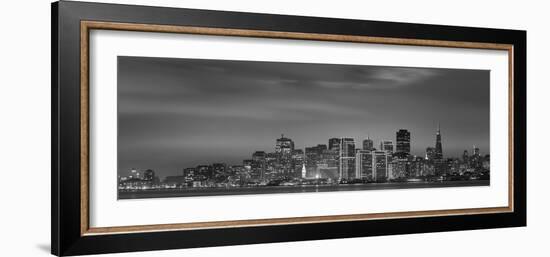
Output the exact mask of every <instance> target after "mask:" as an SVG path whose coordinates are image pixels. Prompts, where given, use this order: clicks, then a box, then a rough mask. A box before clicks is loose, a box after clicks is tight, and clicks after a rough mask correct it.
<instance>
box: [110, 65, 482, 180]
mask: <svg viewBox="0 0 550 257" xmlns="http://www.w3.org/2000/svg"><path fill="white" fill-rule="evenodd" d="M438 122H439V123H441V127H442V136H443V150H444V154H445V156H458V155H459V154H460V153H462V151H464V150H465V149H468V150H470V148H471V147H472V145H474V144H475V145H476V146H479V147H480V148H481V151H482V152H483V153H488V151H489V71H487V70H458V69H433V68H407V67H381V66H357V65H334V64H309V63H308V64H303V63H282V62H253V61H225V60H199V59H170V58H148V57H118V160H119V170H120V172H121V174H125V172H126V171H127V170H129V169H130V168H132V167H133V168H139V169H146V168H152V169H154V170H156V171H157V172H158V173H159V175H161V176H166V175H171V174H177V173H178V172H180V171H181V169H182V168H184V167H190V166H195V165H198V164H202V163H212V162H218V161H219V162H227V163H233V164H237V163H240V162H241V160H242V159H246V158H249V157H250V155H251V153H252V152H253V151H255V150H264V151H273V149H274V144H275V139H276V138H277V137H279V136H280V134H281V133H284V134H285V136H287V137H290V138H292V139H293V140H294V141H295V144H296V146H297V147H298V148H304V147H305V146H311V145H316V144H319V143H325V144H326V143H327V140H328V138H330V137H353V138H355V139H356V141H360V140H362V139H363V138H365V137H366V136H367V135H369V136H370V137H371V138H373V139H374V140H375V143H376V144H378V142H379V141H380V140H382V139H390V140H392V141H395V131H396V130H398V129H400V128H407V129H409V130H410V131H411V141H412V142H411V145H412V152H413V154H417V155H423V154H424V151H425V148H426V147H428V146H433V145H434V143H435V129H436V126H437V123H438Z"/></svg>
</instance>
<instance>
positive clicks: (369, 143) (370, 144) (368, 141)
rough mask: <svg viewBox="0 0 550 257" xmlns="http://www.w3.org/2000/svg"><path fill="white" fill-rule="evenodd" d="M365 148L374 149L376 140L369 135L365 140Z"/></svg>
mask: <svg viewBox="0 0 550 257" xmlns="http://www.w3.org/2000/svg"><path fill="white" fill-rule="evenodd" d="M363 150H369V151H372V150H374V142H373V141H372V139H370V137H368V136H367V139H365V140H363Z"/></svg>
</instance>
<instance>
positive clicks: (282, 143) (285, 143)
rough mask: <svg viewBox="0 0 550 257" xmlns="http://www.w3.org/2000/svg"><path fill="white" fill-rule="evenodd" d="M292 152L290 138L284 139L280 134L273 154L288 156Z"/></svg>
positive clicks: (292, 146) (292, 147) (292, 145)
mask: <svg viewBox="0 0 550 257" xmlns="http://www.w3.org/2000/svg"><path fill="white" fill-rule="evenodd" d="M292 151H294V142H293V141H292V140H291V139H290V138H286V137H284V134H281V138H278V139H277V143H276V144H275V153H278V154H289V155H290V154H291V153H292Z"/></svg>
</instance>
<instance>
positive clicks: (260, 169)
mask: <svg viewBox="0 0 550 257" xmlns="http://www.w3.org/2000/svg"><path fill="white" fill-rule="evenodd" d="M265 158H266V153H265V152H264V151H256V152H254V153H253V154H252V165H251V172H250V176H251V177H252V179H264V178H265V171H266V166H267V165H266V160H265Z"/></svg>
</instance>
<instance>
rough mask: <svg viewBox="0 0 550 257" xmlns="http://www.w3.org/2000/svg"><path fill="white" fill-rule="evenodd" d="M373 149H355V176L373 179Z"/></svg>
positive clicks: (368, 179)
mask: <svg viewBox="0 0 550 257" xmlns="http://www.w3.org/2000/svg"><path fill="white" fill-rule="evenodd" d="M373 154H374V151H370V150H357V153H356V154H355V177H356V178H360V179H364V180H367V181H374V180H375V178H374V176H373V160H374V155H373Z"/></svg>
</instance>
